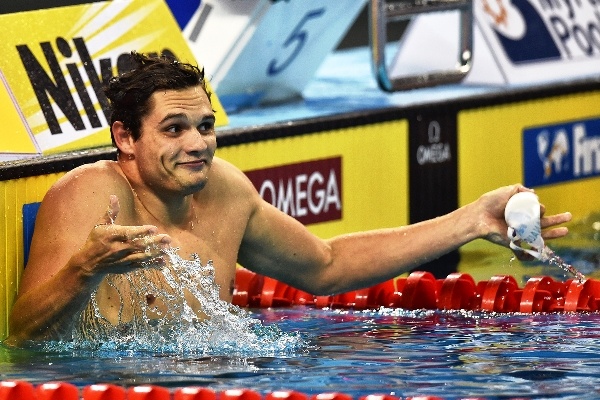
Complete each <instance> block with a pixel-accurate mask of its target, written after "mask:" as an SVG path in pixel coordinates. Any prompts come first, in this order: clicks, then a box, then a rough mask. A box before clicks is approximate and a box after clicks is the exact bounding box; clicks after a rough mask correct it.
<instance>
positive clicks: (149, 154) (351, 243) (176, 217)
mask: <svg viewBox="0 0 600 400" xmlns="http://www.w3.org/2000/svg"><path fill="white" fill-rule="evenodd" d="M132 58H133V61H134V65H137V67H136V68H135V69H134V70H133V71H132V72H129V73H126V74H123V75H121V76H120V77H117V78H113V79H112V80H111V81H110V83H109V86H108V88H107V91H106V93H107V96H108V98H109V99H110V100H111V104H112V107H113V113H112V116H111V122H110V123H111V134H112V138H113V142H114V144H115V145H116V147H117V149H118V160H117V161H99V162H96V163H94V164H90V165H85V166H82V167H79V168H76V169H74V170H72V171H70V172H69V173H67V174H66V175H65V176H64V177H63V178H61V179H60V180H59V181H58V182H57V183H56V184H55V185H54V186H53V187H52V188H51V189H50V190H49V191H48V193H47V194H46V196H45V198H44V200H43V202H42V205H41V207H40V210H39V213H38V216H37V220H36V226H35V232H34V236H33V241H32V245H31V252H30V256H29V262H28V264H27V267H26V268H25V270H24V273H23V276H22V279H21V283H20V287H19V292H18V296H17V299H16V302H15V304H14V308H13V310H12V314H11V316H10V336H9V338H8V339H7V341H6V343H9V344H15V345H18V344H20V343H22V342H23V341H26V340H46V339H63V340H68V339H69V338H70V335H71V332H72V328H73V326H74V323H75V321H76V319H77V317H78V315H79V314H80V313H81V312H82V310H83V309H84V308H85V307H86V305H87V304H88V303H89V301H90V295H91V294H92V292H93V291H95V290H96V289H98V291H97V294H96V298H97V301H98V304H99V305H100V307H101V312H102V314H103V315H104V316H105V317H106V319H107V320H108V321H110V322H111V323H118V322H120V321H119V315H118V300H119V299H118V296H114V293H112V294H111V290H110V288H109V287H107V285H106V284H105V281H106V276H107V274H123V273H126V272H129V271H133V270H136V269H139V268H145V267H144V265H143V264H142V263H144V262H148V261H150V260H154V262H157V260H159V261H158V262H163V263H165V262H167V260H166V259H163V258H161V257H162V255H163V253H162V252H161V249H164V248H166V247H169V246H171V247H177V248H179V249H180V250H179V251H180V254H181V255H182V257H184V258H187V256H188V255H190V254H192V253H197V254H199V255H200V257H201V258H202V260H204V261H206V260H209V259H210V260H213V262H214V266H215V280H216V283H217V284H218V285H219V286H220V288H221V292H220V296H221V298H222V299H224V300H227V301H231V298H232V290H231V288H232V285H233V280H234V277H235V268H236V263H239V264H241V265H243V266H244V267H246V268H248V269H250V270H252V271H255V272H257V273H259V274H264V275H268V276H271V277H273V278H275V279H278V280H280V281H282V282H285V283H287V284H289V285H292V286H294V287H296V288H299V289H302V290H305V291H308V292H311V293H314V294H321V295H323V294H333V293H339V292H344V291H349V290H354V289H357V288H361V287H368V286H371V285H374V284H376V283H378V282H381V281H384V280H387V279H391V278H393V277H396V276H398V275H399V274H402V273H404V272H407V271H409V270H411V269H414V268H415V267H417V266H418V265H420V264H422V263H424V262H427V261H429V260H431V259H434V258H436V257H439V256H440V255H442V254H445V253H447V252H449V251H451V250H454V249H456V248H458V247H459V246H461V245H463V244H465V243H467V242H470V241H472V240H475V239H479V238H483V239H486V240H489V241H491V242H493V243H496V244H500V245H504V246H506V245H507V244H508V238H507V236H506V231H507V226H506V224H505V222H504V217H503V212H504V206H505V204H506V202H507V201H508V199H509V198H510V197H511V196H512V195H513V194H515V193H517V192H519V191H525V190H529V189H526V188H524V187H523V186H521V185H512V186H507V187H503V188H500V189H497V190H494V191H492V192H489V193H486V194H484V195H483V196H482V197H480V198H479V199H478V200H476V201H474V202H473V203H471V204H468V205H465V206H463V207H461V208H460V209H458V210H456V211H454V212H452V213H450V214H447V215H444V216H442V217H439V218H436V219H433V220H429V221H424V222H421V223H418V224H414V225H409V226H404V227H398V228H394V229H380V230H374V231H369V232H358V233H352V234H347V235H341V236H338V237H334V238H331V239H329V240H323V239H320V238H317V237H315V236H314V235H313V234H311V233H310V232H309V231H308V230H307V229H306V228H305V227H304V226H303V225H302V224H300V223H299V222H298V221H296V220H295V219H294V218H292V217H290V216H288V215H286V214H284V213H282V212H281V211H279V210H278V209H277V208H275V207H273V206H272V205H271V204H269V203H267V202H265V201H264V200H262V199H261V197H260V196H259V194H258V193H257V191H256V190H255V188H254V187H253V185H252V183H251V182H250V181H249V180H248V179H247V178H246V176H245V175H244V174H243V173H242V172H241V171H240V170H239V169H237V168H235V167H234V166H233V165H231V164H229V163H228V162H226V161H224V160H222V159H220V158H217V157H214V154H215V149H216V135H215V129H214V122H215V116H214V113H213V110H212V107H211V103H210V95H209V94H208V93H207V90H206V87H205V84H204V76H203V72H202V71H201V70H199V69H198V68H196V67H193V66H191V65H188V64H183V63H178V62H173V61H170V60H166V59H159V58H150V57H146V56H144V55H141V54H135V53H133V54H132ZM542 211H543V210H542ZM570 218H571V216H570V214H569V213H563V214H557V215H554V216H547V217H543V218H542V221H541V225H542V228H550V229H546V230H545V231H544V234H543V236H544V238H545V239H550V238H557V237H562V236H564V235H566V234H567V229H566V228H565V227H556V225H558V224H562V223H564V222H567V221H569V220H570ZM149 246H150V247H149ZM160 260H162V261H160ZM119 276H122V275H119ZM121 317H122V318H125V319H126V316H121Z"/></svg>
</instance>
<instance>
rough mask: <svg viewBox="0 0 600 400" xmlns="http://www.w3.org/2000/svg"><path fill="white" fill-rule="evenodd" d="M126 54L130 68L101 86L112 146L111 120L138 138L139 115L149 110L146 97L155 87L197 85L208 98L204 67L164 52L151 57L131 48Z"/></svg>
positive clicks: (148, 102)
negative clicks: (108, 106) (107, 110)
mask: <svg viewBox="0 0 600 400" xmlns="http://www.w3.org/2000/svg"><path fill="white" fill-rule="evenodd" d="M129 57H130V59H129V60H127V61H128V62H127V64H128V66H130V68H131V69H129V70H128V71H127V72H124V73H122V74H120V75H118V76H115V77H112V78H111V79H110V80H109V81H108V84H107V85H106V87H105V88H104V93H105V94H106V97H107V98H108V99H109V100H110V105H111V110H110V136H111V139H112V143H113V145H115V146H116V144H115V138H114V135H113V132H112V125H113V123H114V122H115V121H121V122H123V126H124V127H125V128H126V129H129V130H130V131H131V136H132V137H133V139H134V140H137V139H139V137H140V129H141V125H142V118H143V117H144V116H146V115H147V114H148V113H149V112H150V107H151V104H150V96H152V94H153V93H154V92H156V91H158V90H178V89H187V88H189V87H194V86H201V87H202V89H204V92H205V93H206V95H207V96H208V100H209V101H211V99H210V95H211V93H210V92H209V91H208V89H207V88H206V81H205V80H204V69H200V68H199V67H197V66H194V65H192V64H187V63H182V62H179V61H177V60H176V59H175V58H174V57H170V56H166V55H162V56H154V55H146V54H142V53H137V52H135V51H133V52H131V54H130V55H129Z"/></svg>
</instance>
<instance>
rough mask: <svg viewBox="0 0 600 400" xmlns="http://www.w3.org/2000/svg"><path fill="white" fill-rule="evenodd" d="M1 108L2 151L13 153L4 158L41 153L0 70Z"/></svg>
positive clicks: (0, 148) (0, 149)
mask: <svg viewBox="0 0 600 400" xmlns="http://www.w3.org/2000/svg"><path fill="white" fill-rule="evenodd" d="M0 110H2V122H3V125H4V127H3V130H4V138H3V139H2V141H1V146H0V153H4V152H6V153H8V154H11V155H12V157H9V156H6V157H4V159H9V158H20V157H26V156H34V155H38V154H39V149H38V148H37V147H36V145H35V143H34V140H33V137H32V135H31V133H30V132H29V131H28V129H27V124H26V122H25V120H24V117H23V115H22V114H21V111H20V110H19V108H18V107H17V105H16V104H15V101H14V97H13V94H12V93H11V92H10V88H9V87H8V84H7V83H6V80H5V79H4V76H3V75H2V71H0Z"/></svg>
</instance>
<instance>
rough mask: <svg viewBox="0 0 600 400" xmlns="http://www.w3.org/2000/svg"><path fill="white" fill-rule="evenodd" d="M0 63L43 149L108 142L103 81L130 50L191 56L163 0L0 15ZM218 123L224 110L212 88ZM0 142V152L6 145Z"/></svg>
mask: <svg viewBox="0 0 600 400" xmlns="http://www.w3.org/2000/svg"><path fill="white" fill-rule="evenodd" d="M0 37H2V38H3V39H2V42H0V50H1V52H2V53H1V54H2V57H1V58H0V70H1V71H2V73H3V74H4V76H5V78H6V81H7V82H8V86H9V87H10V90H11V91H12V93H14V97H15V99H16V102H17V105H18V107H19V108H20V110H21V112H22V114H23V115H24V117H25V120H26V121H27V124H28V125H29V129H30V130H31V132H32V133H33V136H34V140H35V144H33V146H34V147H35V145H36V144H37V146H38V147H39V148H40V149H41V151H42V152H43V153H44V154H49V153H56V152H61V151H70V150H78V149H83V148H89V147H98V146H104V145H110V133H109V128H108V122H107V116H108V104H107V100H106V98H105V96H104V95H103V94H102V87H103V82H105V81H106V80H107V79H109V78H110V77H111V76H113V75H114V74H115V73H118V72H121V71H122V70H124V69H126V65H124V63H123V60H124V58H123V56H124V55H126V54H128V53H129V52H131V51H132V50H136V51H139V52H143V53H157V54H170V55H174V56H175V57H177V59H179V60H181V61H184V62H190V63H197V61H196V60H195V59H194V56H193V54H192V52H191V51H190V49H189V47H188V45H187V43H186V42H185V39H184V38H183V36H182V35H181V31H180V29H179V26H178V25H177V23H176V21H175V19H174V18H173V16H172V14H171V12H170V10H169V8H168V7H167V5H166V4H165V2H164V1H162V0H147V1H146V0H145V1H142V0H133V1H122V0H113V1H106V2H95V3H92V4H84V5H79V6H70V7H59V8H51V9H45V10H35V11H29V12H21V13H14V14H5V15H0ZM212 98H213V108H214V109H215V110H216V111H217V126H223V125H226V124H227V115H226V114H225V111H224V110H223V108H222V106H221V104H220V102H219V100H218V98H217V97H216V95H215V94H214V93H213V97H212ZM9 143H10V141H9V140H7V139H3V140H1V141H0V153H3V152H10V150H11V149H10V148H9V146H10V145H9Z"/></svg>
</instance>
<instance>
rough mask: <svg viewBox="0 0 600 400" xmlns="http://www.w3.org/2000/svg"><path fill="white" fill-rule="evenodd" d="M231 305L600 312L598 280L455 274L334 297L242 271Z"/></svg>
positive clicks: (417, 275) (425, 275)
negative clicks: (523, 281)
mask: <svg viewBox="0 0 600 400" xmlns="http://www.w3.org/2000/svg"><path fill="white" fill-rule="evenodd" d="M233 303H234V304H236V305H238V306H241V307H263V308H267V307H286V306H291V305H307V306H314V307H317V308H352V309H358V310H362V309H370V308H378V307H391V308H403V309H406V310H418V309H427V310H470V311H485V312H499V313H509V312H520V313H526V314H527V313H541V312H596V311H599V310H600V281H599V280H595V279H587V280H586V281H585V282H583V283H579V282H578V281H576V280H572V279H569V280H568V281H566V282H559V281H555V280H554V279H552V278H551V277H549V276H541V277H533V278H530V279H529V280H528V281H527V283H526V284H525V286H524V287H523V288H520V287H519V285H518V283H517V281H516V280H515V278H514V277H512V276H510V275H496V276H493V277H491V278H490V279H489V280H487V281H480V282H478V283H476V282H475V280H474V279H473V277H472V276H470V275H469V274H465V273H459V272H455V273H452V274H450V275H448V277H446V278H445V279H436V278H435V277H434V276H433V274H431V273H430V272H423V271H416V272H413V273H411V274H410V275H409V276H408V277H406V278H404V277H402V278H395V279H390V280H388V281H385V282H382V283H380V284H377V285H375V286H373V287H370V288H365V289H360V290H355V291H351V292H346V293H340V294H337V295H332V296H313V295H310V294H308V293H306V292H304V291H301V290H298V289H296V288H293V287H291V286H289V285H286V284H284V283H282V282H279V281H277V280H275V279H273V278H269V277H265V276H261V275H258V274H255V273H253V272H250V271H248V270H246V269H244V268H239V269H238V270H237V273H236V284H235V288H234V294H233Z"/></svg>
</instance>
